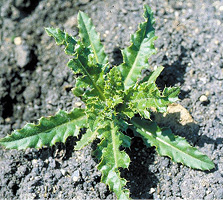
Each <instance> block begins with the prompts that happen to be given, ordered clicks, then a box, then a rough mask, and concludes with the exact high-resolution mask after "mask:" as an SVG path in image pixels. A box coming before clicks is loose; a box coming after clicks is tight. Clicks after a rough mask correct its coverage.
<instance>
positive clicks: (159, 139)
mask: <svg viewBox="0 0 223 200" xmlns="http://www.w3.org/2000/svg"><path fill="white" fill-rule="evenodd" d="M143 130H144V131H145V133H146V134H148V135H150V136H151V137H153V134H152V133H150V132H149V131H146V130H145V129H143ZM158 133H161V132H158ZM155 139H156V140H158V141H160V142H161V143H163V144H165V145H167V146H169V147H171V148H172V149H175V150H176V151H178V152H181V153H183V154H184V155H186V156H188V157H190V158H192V159H196V160H197V161H199V162H200V163H205V164H209V163H207V162H204V161H202V160H200V159H198V158H196V157H193V156H191V155H190V154H187V153H186V152H184V151H182V150H180V149H178V148H176V147H175V146H173V145H171V144H169V143H167V142H165V141H164V140H162V139H161V138H159V137H158V136H156V138H155Z"/></svg>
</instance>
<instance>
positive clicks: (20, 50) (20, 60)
mask: <svg viewBox="0 0 223 200" xmlns="http://www.w3.org/2000/svg"><path fill="white" fill-rule="evenodd" d="M15 56H16V63H17V65H18V66H20V67H25V66H27V65H28V64H29V63H30V62H31V51H30V49H29V48H28V46H26V45H18V46H16V48H15Z"/></svg>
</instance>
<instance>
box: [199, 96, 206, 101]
mask: <svg viewBox="0 0 223 200" xmlns="http://www.w3.org/2000/svg"><path fill="white" fill-rule="evenodd" d="M199 100H200V101H201V102H207V101H208V98H207V96H205V95H201V96H200V98H199Z"/></svg>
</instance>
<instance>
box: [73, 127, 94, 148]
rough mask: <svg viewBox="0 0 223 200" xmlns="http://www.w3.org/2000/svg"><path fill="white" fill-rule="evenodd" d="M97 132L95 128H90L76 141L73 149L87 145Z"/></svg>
mask: <svg viewBox="0 0 223 200" xmlns="http://www.w3.org/2000/svg"><path fill="white" fill-rule="evenodd" d="M97 135H98V132H97V130H95V131H94V132H92V131H91V130H90V129H88V130H87V131H86V133H84V134H83V136H82V137H81V139H80V140H79V141H78V142H77V144H76V146H75V147H74V149H75V150H80V149H82V148H83V147H85V146H87V145H88V144H89V143H91V142H93V141H94V140H95V139H96V138H97Z"/></svg>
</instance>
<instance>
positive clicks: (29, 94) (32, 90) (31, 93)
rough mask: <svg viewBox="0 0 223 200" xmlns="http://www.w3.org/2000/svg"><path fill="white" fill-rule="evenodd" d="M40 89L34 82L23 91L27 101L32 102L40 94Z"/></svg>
mask: <svg viewBox="0 0 223 200" xmlns="http://www.w3.org/2000/svg"><path fill="white" fill-rule="evenodd" d="M39 92H40V89H39V87H37V86H36V85H35V84H34V83H31V84H30V85H29V86H28V87H27V88H26V89H25V91H24V92H23V97H24V98H25V102H26V103H28V102H31V101H33V99H34V98H36V97H38V96H39Z"/></svg>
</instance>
